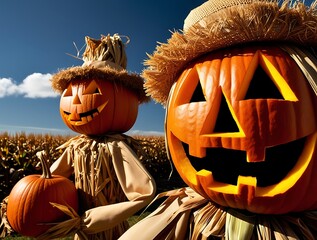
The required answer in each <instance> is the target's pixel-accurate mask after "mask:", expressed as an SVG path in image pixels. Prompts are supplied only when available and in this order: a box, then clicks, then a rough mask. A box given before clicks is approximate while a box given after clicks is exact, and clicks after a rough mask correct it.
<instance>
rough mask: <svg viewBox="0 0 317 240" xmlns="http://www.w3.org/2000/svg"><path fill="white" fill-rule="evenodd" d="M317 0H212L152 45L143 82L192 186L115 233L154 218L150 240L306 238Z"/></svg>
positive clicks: (311, 201)
mask: <svg viewBox="0 0 317 240" xmlns="http://www.w3.org/2000/svg"><path fill="white" fill-rule="evenodd" d="M316 4H317V2H314V3H313V4H312V5H311V6H310V7H307V6H305V5H304V3H302V2H296V3H294V4H291V3H290V1H284V2H282V3H279V2H278V1H263V0H226V1H214V0H210V1H207V2H205V3H204V4H202V5H201V6H199V7H197V8H196V9H194V10H192V11H191V12H190V14H189V15H188V17H187V18H186V20H185V22H184V29H183V32H175V33H173V35H172V37H171V38H170V39H169V40H168V42H167V43H166V44H161V45H159V46H158V47H157V49H156V51H155V52H154V54H153V55H152V56H150V58H149V59H148V60H147V61H146V65H148V68H147V69H146V70H145V71H144V74H143V76H144V77H145V79H146V83H145V86H146V88H147V91H148V93H149V94H151V96H152V97H153V98H154V99H155V100H156V101H158V102H160V103H162V104H163V105H165V106H166V139H167V146H168V148H169V152H170V156H171V159H172V161H173V163H174V165H175V167H176V169H177V171H178V173H179V174H180V176H181V177H182V179H183V180H184V182H186V183H187V185H188V186H189V187H190V188H187V189H183V190H182V189H181V190H179V191H178V192H173V193H172V194H171V196H170V197H169V198H168V201H166V202H165V203H163V204H162V205H161V206H160V208H159V209H158V210H157V211H156V212H154V213H153V214H152V215H151V216H150V217H148V218H147V219H146V220H144V222H141V223H140V224H138V226H136V227H135V228H133V229H131V231H129V232H127V234H126V235H124V239H128V238H129V237H131V236H133V234H134V232H136V230H137V229H138V228H139V227H142V225H143V224H149V222H151V221H154V222H155V219H156V218H158V216H159V217H160V218H161V219H163V217H162V216H166V218H165V219H166V221H165V223H162V224H161V225H157V226H153V228H152V229H149V231H148V236H150V238H155V237H157V236H160V237H161V238H160V239H164V238H167V236H171V234H172V235H173V236H176V238H177V239H178V238H180V239H182V238H183V237H185V236H187V237H189V238H191V239H201V238H203V239H204V238H208V237H212V236H213V237H215V236H218V237H225V238H226V239H232V237H234V239H251V238H252V239H254V238H255V239H266V238H272V239H275V238H276V239H278V238H280V237H285V236H287V237H293V238H295V239H314V237H315V236H316V235H317V232H316V227H313V226H316V224H317V212H316V210H317V197H316V194H313V193H314V192H316V191H317V144H316V143H317V142H316V141H317V119H316V117H317V111H316V110H317V97H316V93H317V91H316V86H317V85H316V83H317V60H316V57H315V55H314V51H313V48H315V47H316V45H317V14H316V12H317V9H316ZM162 212H163V214H162ZM298 222H301V225H300V226H299V224H297V223H298ZM171 229H172V230H171ZM189 229H190V230H191V231H190V232H189Z"/></svg>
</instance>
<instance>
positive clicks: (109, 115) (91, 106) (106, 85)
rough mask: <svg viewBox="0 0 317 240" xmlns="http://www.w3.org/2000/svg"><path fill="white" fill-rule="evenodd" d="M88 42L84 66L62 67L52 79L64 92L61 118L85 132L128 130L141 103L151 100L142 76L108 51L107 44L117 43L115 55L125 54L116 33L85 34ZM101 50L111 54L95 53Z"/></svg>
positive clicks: (115, 44)
mask: <svg viewBox="0 0 317 240" xmlns="http://www.w3.org/2000/svg"><path fill="white" fill-rule="evenodd" d="M86 42H87V49H86V51H85V52H84V55H83V56H84V60H85V63H84V64H83V66H80V67H72V68H68V69H65V70H62V71H60V72H58V73H57V74H55V75H54V76H53V78H52V86H53V88H54V89H55V90H57V91H59V92H60V93H61V99H60V114H61V117H62V119H63V121H64V123H65V124H66V126H68V127H69V128H70V129H71V130H73V131H75V132H78V133H82V134H85V135H103V134H110V133H123V132H126V131H128V130H129V129H130V128H131V127H132V126H133V124H134V123H135V120H136V118H137V114H138V105H139V104H140V103H142V102H146V101H148V99H149V97H146V96H145V92H144V89H143V79H142V78H141V77H140V76H139V75H137V74H131V73H128V72H127V71H126V70H125V69H124V67H125V66H126V60H125V59H123V60H122V59H120V58H115V57H114V56H113V55H111V54H110V53H109V47H108V46H109V45H114V46H116V47H117V48H118V49H116V51H113V52H114V54H120V56H123V58H124V57H125V55H124V54H123V53H122V52H123V45H122V43H121V40H120V38H119V37H118V36H117V35H115V36H114V37H110V36H106V37H105V36H103V38H102V39H101V40H94V39H91V38H88V37H86ZM118 46H119V47H118ZM102 48H103V49H105V50H104V51H100V49H102ZM96 49H99V50H98V51H97V50H96ZM100 52H106V53H108V54H105V56H101V57H100V56H99V55H98V56H96V55H95V54H97V53H100ZM113 52H111V53H113ZM103 58H104V59H103ZM96 59H98V60H96ZM100 59H101V60H100ZM114 59H115V60H116V61H119V62H113V61H114ZM118 59H119V60H118Z"/></svg>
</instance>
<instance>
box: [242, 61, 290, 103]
mask: <svg viewBox="0 0 317 240" xmlns="http://www.w3.org/2000/svg"><path fill="white" fill-rule="evenodd" d="M259 98H261V99H269V98H270V99H284V97H283V96H282V94H281V93H280V91H279V90H278V88H277V87H276V86H275V84H274V82H273V81H272V80H271V78H270V77H269V76H268V75H267V74H266V72H265V71H264V70H263V68H262V67H261V66H260V65H258V67H257V69H256V70H255V72H254V74H253V78H252V79H251V82H250V85H249V88H248V91H247V93H246V96H245V98H244V99H259Z"/></svg>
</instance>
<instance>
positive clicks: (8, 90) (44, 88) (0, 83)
mask: <svg viewBox="0 0 317 240" xmlns="http://www.w3.org/2000/svg"><path fill="white" fill-rule="evenodd" d="M51 77H52V75H51V74H49V73H47V74H42V73H33V74H31V75H29V76H27V77H26V78H25V79H24V80H23V81H22V83H21V84H17V83H15V82H14V81H13V80H12V79H11V78H0V98H3V97H7V96H13V95H22V96H23V97H26V98H47V97H57V96H59V94H58V93H56V92H54V91H53V89H52V88H51V83H50V79H51Z"/></svg>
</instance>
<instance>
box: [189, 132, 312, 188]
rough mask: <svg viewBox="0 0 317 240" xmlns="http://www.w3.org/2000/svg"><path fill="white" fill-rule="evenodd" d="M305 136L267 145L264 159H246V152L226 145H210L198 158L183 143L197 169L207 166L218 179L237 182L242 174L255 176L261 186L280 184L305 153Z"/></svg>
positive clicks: (218, 180)
mask: <svg viewBox="0 0 317 240" xmlns="http://www.w3.org/2000/svg"><path fill="white" fill-rule="evenodd" d="M305 142H306V137H304V138H301V139H298V140H295V141H292V142H289V143H286V144H282V145H279V146H274V147H268V148H266V152H265V161H262V162H247V161H246V152H245V151H240V150H232V149H224V148H207V149H206V156H205V157H204V158H198V157H194V156H191V155H189V146H188V145H187V144H185V143H183V147H184V151H185V153H186V155H187V158H188V159H189V161H190V163H191V164H192V166H193V167H194V168H195V169H196V171H200V170H202V169H205V170H207V171H210V172H212V175H213V178H214V180H215V181H217V182H222V183H227V184H232V185H237V181H238V177H239V176H252V177H256V179H257V186H258V187H266V186H271V185H273V184H277V183H279V182H280V181H281V180H282V179H283V178H284V177H285V176H286V175H287V174H288V173H289V172H290V170H291V169H293V168H294V166H295V164H296V163H297V161H298V159H299V157H300V156H301V154H302V151H303V149H304V146H305Z"/></svg>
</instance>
